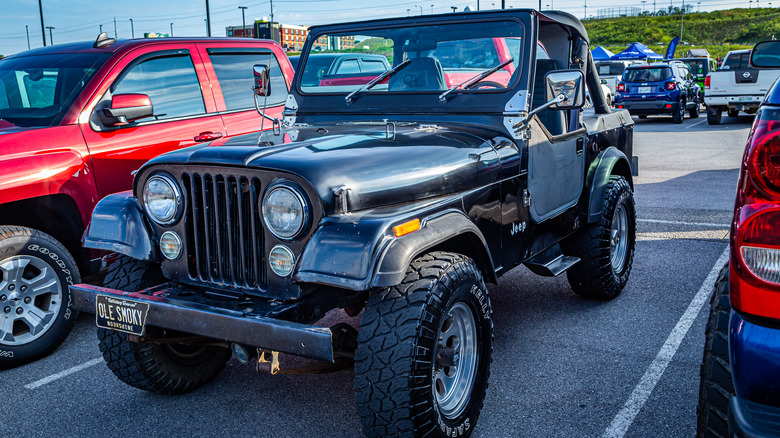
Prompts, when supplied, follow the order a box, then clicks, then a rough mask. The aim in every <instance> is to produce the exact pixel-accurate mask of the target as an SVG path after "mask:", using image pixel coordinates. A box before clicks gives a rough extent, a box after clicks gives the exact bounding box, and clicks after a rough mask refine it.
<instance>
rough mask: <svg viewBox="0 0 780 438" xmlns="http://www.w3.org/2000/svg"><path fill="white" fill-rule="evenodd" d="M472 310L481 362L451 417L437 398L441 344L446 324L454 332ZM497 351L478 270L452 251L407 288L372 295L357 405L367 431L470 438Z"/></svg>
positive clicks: (415, 269) (429, 261) (432, 256)
mask: <svg viewBox="0 0 780 438" xmlns="http://www.w3.org/2000/svg"><path fill="white" fill-rule="evenodd" d="M464 308H466V309H468V312H470V313H468V314H470V315H471V317H473V319H474V321H475V323H474V327H475V333H476V336H475V341H476V343H475V344H474V345H475V347H474V349H473V351H474V352H475V353H476V362H475V365H474V367H473V368H465V369H466V370H469V369H470V370H472V371H473V372H474V373H475V374H474V380H473V384H472V385H471V390H470V391H467V392H464V393H463V396H462V397H460V400H461V401H462V404H461V408H459V409H460V410H453V412H450V414H451V415H450V417H452V418H448V417H447V416H445V415H444V414H443V413H442V404H440V403H437V402H436V401H435V400H436V396H435V395H434V391H436V388H437V381H436V376H438V375H439V374H436V373H437V371H436V369H437V365H436V364H439V363H440V362H438V361H439V359H438V358H437V355H439V354H441V347H442V345H441V344H440V342H442V340H441V339H438V340H437V338H440V337H442V329H443V328H444V327H443V325H444V324H445V320H446V321H447V324H449V327H451V326H453V323H452V319H451V316H449V315H450V312H454V311H455V310H456V309H460V310H462V309H464ZM446 330H447V329H445V330H444V332H445V333H446V332H447V331H446ZM443 337H447V338H449V335H445V336H443ZM444 342H446V341H444ZM466 344H468V343H467V342H465V341H464V342H463V343H462V344H460V343H459V345H466ZM470 351H471V350H470ZM492 351H493V321H492V310H491V306H490V299H489V298H488V291H487V288H486V287H485V283H484V281H483V279H482V275H481V273H480V271H479V269H478V268H477V266H476V265H475V263H474V262H473V261H472V260H471V259H469V258H468V257H465V256H462V255H459V254H452V253H447V252H433V253H429V254H426V255H424V256H421V257H419V258H417V259H415V260H414V261H412V263H411V264H410V266H409V268H408V269H407V271H406V277H405V278H404V280H403V282H402V283H401V284H399V285H397V286H394V287H390V288H385V289H378V290H373V291H372V292H371V295H370V296H369V299H368V303H367V305H366V310H365V312H364V314H363V317H362V320H361V323H360V332H359V334H358V348H357V351H356V352H355V398H356V401H357V410H358V415H359V416H360V420H361V423H362V425H363V432H364V433H365V434H366V435H367V436H440V437H443V436H468V435H470V434H471V432H472V431H473V430H474V427H475V425H476V422H477V418H478V417H479V413H480V411H481V409H482V404H483V401H484V397H485V391H486V389H487V387H488V378H489V377H490V362H491V354H492ZM462 353H463V355H461V356H460V357H461V358H463V357H466V354H467V352H466V351H465V349H463V351H462ZM461 360H463V363H468V362H467V361H466V359H461ZM461 365H462V363H461ZM459 366H460V365H459ZM456 371H459V370H456Z"/></svg>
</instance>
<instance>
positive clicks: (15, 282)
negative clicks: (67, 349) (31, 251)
mask: <svg viewBox="0 0 780 438" xmlns="http://www.w3.org/2000/svg"><path fill="white" fill-rule="evenodd" d="M61 306H62V286H61V285H60V281H59V279H58V277H57V273H56V272H55V271H54V269H53V268H52V267H51V266H50V265H49V264H48V263H46V262H45V261H43V260H41V259H39V258H38V257H34V256H29V255H20V256H14V257H9V258H7V259H4V260H2V261H0V344H2V345H21V344H28V343H30V342H32V341H34V340H36V339H38V338H39V337H41V336H42V335H43V334H44V333H46V331H47V330H49V329H50V328H51V326H52V325H53V324H54V321H55V319H56V316H57V314H58V313H59V311H60V307H61Z"/></svg>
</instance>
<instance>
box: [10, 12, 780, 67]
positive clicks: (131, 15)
mask: <svg viewBox="0 0 780 438" xmlns="http://www.w3.org/2000/svg"><path fill="white" fill-rule="evenodd" d="M40 1H41V3H42V6H43V19H44V24H45V26H47V27H49V26H50V27H53V28H54V29H51V31H50V30H49V29H46V41H47V44H49V42H50V41H49V33H50V32H51V34H52V36H53V39H54V44H59V43H69V42H75V41H94V40H95V38H97V35H98V33H99V31H100V25H102V26H103V31H104V32H108V34H109V36H111V37H113V36H114V19H116V34H117V36H118V37H119V38H130V37H131V32H132V31H134V32H135V37H136V38H140V37H143V34H144V33H145V32H160V33H170V28H171V25H170V23H173V36H206V23H205V21H204V20H205V17H206V2H207V1H206V0H124V1H110V0H109V1H105V0H40ZM653 1H654V0H646V1H641V0H626V1H625V2H624V3H619V5H620V6H621V7H637V8H646V9H647V10H652V8H653ZM655 1H656V2H657V3H656V8H659V9H660V8H662V7H663V8H665V7H668V6H669V5H674V6H677V7H680V6H681V5H682V0H669V1H666V0H655ZM585 2H587V13H588V16H591V15H594V14H596V13H597V11H598V9H600V8H608V7H614V6H615V3H616V2H615V1H614V0H541V5H542V9H559V10H563V11H567V12H569V13H572V14H574V15H576V16H578V17H580V18H582V17H583V14H584V12H585V8H584V7H583V6H584V5H585ZM775 2H776V3H777V4H776V5H775V7H780V0H775ZM208 3H209V9H210V12H211V35H212V36H225V28H226V27H228V26H240V25H241V10H240V9H239V8H238V7H239V6H246V7H247V9H246V22H247V24H249V23H252V22H253V21H254V20H255V19H261V18H263V17H268V18H270V15H271V0H209V1H208ZM505 3H506V7H507V8H510V7H515V8H538V6H539V1H538V0H536V1H534V0H532V1H513V0H506V2H505ZM688 3H689V4H693V5H694V6H695V8H696V9H701V11H713V10H718V9H731V8H737V7H744V8H747V7H751V6H752V7H756V6H757V5H758V6H761V7H769V6H771V3H770V2H768V1H766V0H764V1H763V2H761V1H760V0H755V1H753V0H742V1H732V0H700V1H695V0H693V1H689V2H688ZM469 5H470V6H471V7H472V8H473V9H476V6H477V2H476V0H472V1H468V0H466V1H463V0H427V1H426V0H411V1H404V0H384V1H375V0H362V1H361V0H274V1H273V8H274V20H275V21H277V22H280V23H286V24H298V25H313V24H327V23H338V22H345V21H358V20H365V19H373V18H385V17H405V16H407V15H409V14H415V15H418V14H421V13H422V14H425V15H428V14H431V13H436V14H440V13H446V12H451V11H452V9H451V7H453V6H454V7H457V8H458V9H457V10H458V11H460V10H462V9H463V8H464V7H466V6H469ZM548 5H549V6H548ZM479 6H480V9H481V10H485V9H493V8H500V7H501V0H481V1H480V2H479ZM0 10H2V13H0V54H3V55H10V54H13V53H17V52H21V51H24V50H27V48H28V47H27V44H28V40H27V35H26V33H25V26H28V27H29V33H30V38H29V44H30V47H31V48H36V47H41V46H42V45H43V40H42V37H41V21H40V14H39V12H38V0H0ZM131 19H132V20H133V21H132V27H133V28H132V29H131V22H130V20H131Z"/></svg>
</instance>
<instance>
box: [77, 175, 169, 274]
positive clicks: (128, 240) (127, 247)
mask: <svg viewBox="0 0 780 438" xmlns="http://www.w3.org/2000/svg"><path fill="white" fill-rule="evenodd" d="M156 241H157V239H155V236H154V232H153V231H152V228H151V227H150V226H149V222H148V221H147V219H146V216H144V213H143V209H142V208H141V204H140V203H139V202H138V199H136V198H135V197H134V196H133V193H132V191H129V190H128V191H126V192H120V193H115V194H113V195H109V196H106V197H105V198H103V199H102V200H101V201H100V202H98V204H97V205H96V206H95V209H94V210H93V212H92V221H91V222H90V224H89V227H88V228H87V231H86V232H85V233H84V241H83V243H84V247H85V248H92V249H102V250H106V251H111V252H117V253H119V254H124V255H126V256H129V257H132V258H134V259H137V260H146V261H151V262H158V261H160V258H159V254H158V250H157V245H155V244H154V243H153V242H156Z"/></svg>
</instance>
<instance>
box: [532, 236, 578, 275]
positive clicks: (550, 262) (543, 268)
mask: <svg viewBox="0 0 780 438" xmlns="http://www.w3.org/2000/svg"><path fill="white" fill-rule="evenodd" d="M579 261H580V259H579V257H573V256H567V255H563V252H561V246H560V245H558V244H556V245H553V246H551V247H550V248H548V249H547V250H546V251H544V252H542V253H541V254H539V255H537V256H536V257H534V258H532V259H529V260H528V261H527V262H525V266H527V267H528V269H530V270H531V271H533V273H535V274H537V275H542V276H545V277H557V276H559V275H561V274H562V273H564V272H566V270H567V269H569V268H571V267H572V266H574V265H575V264H577V262H579Z"/></svg>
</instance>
